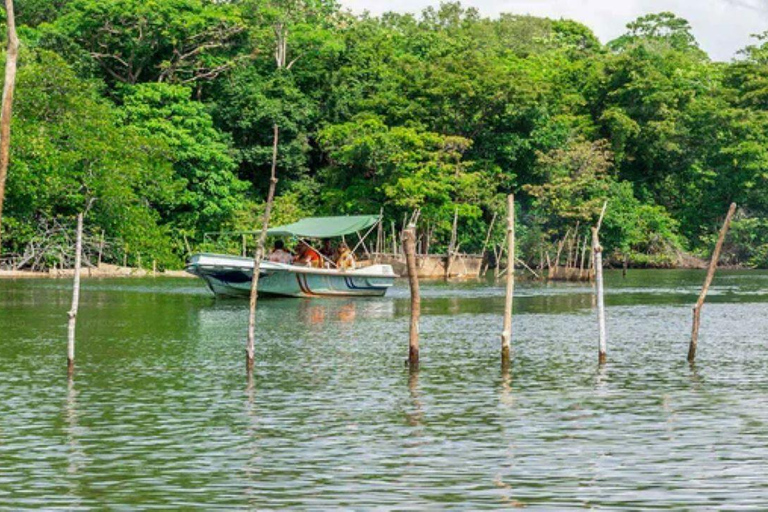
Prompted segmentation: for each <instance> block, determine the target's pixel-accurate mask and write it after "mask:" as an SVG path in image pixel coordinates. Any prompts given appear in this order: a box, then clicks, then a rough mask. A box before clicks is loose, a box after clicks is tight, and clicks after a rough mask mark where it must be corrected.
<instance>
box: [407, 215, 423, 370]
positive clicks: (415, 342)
mask: <svg viewBox="0 0 768 512" xmlns="http://www.w3.org/2000/svg"><path fill="white" fill-rule="evenodd" d="M403 250H404V251H405V262H406V265H407V266H408V285H409V286H410V288H411V329H410V336H409V338H408V366H409V368H410V369H411V370H416V369H418V368H419V317H420V316H421V294H420V293H419V270H418V268H417V266H416V230H415V228H414V227H413V226H409V227H408V229H406V230H405V231H404V232H403Z"/></svg>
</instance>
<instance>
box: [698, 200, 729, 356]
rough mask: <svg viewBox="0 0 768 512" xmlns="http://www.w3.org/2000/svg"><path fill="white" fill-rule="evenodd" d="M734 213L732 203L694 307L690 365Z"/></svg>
mask: <svg viewBox="0 0 768 512" xmlns="http://www.w3.org/2000/svg"><path fill="white" fill-rule="evenodd" d="M734 212H736V203H731V207H730V208H728V214H727V215H726V216H725V221H724V222H723V227H722V228H720V234H719V235H718V237H717V243H716V244H715V251H714V252H713V253H712V259H711V260H710V262H709V268H708V269H707V277H706V278H705V279H704V286H702V288H701V293H700V294H699V300H697V301H696V305H695V306H693V327H692V328H691V343H690V345H689V346H688V362H689V363H693V361H694V360H695V359H696V346H697V345H698V342H699V325H700V324H701V308H702V307H704V300H705V299H706V298H707V292H708V291H709V285H711V284H712V279H714V277H715V270H717V262H718V260H719V259H720V251H721V250H722V248H723V242H724V241H725V235H726V234H727V233H728V228H729V227H730V226H731V218H732V217H733V214H734Z"/></svg>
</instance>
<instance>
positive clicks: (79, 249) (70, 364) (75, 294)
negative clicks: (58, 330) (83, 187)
mask: <svg viewBox="0 0 768 512" xmlns="http://www.w3.org/2000/svg"><path fill="white" fill-rule="evenodd" d="M82 254H83V214H82V213H79V214H78V215H77V241H76V242H75V274H74V278H73V280H72V307H71V308H70V309H69V314H68V317H69V321H68V323H67V375H69V376H70V377H71V376H72V374H73V373H74V371H75V326H76V324H77V310H78V308H79V307H80V267H81V265H82Z"/></svg>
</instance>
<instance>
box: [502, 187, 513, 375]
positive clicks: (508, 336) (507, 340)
mask: <svg viewBox="0 0 768 512" xmlns="http://www.w3.org/2000/svg"><path fill="white" fill-rule="evenodd" d="M514 294H515V196H514V195H513V194H510V195H508V196H507V293H506V297H505V300H504V327H503V329H502V331H501V365H502V368H506V367H508V366H509V354H510V346H511V341H512V300H513V297H514Z"/></svg>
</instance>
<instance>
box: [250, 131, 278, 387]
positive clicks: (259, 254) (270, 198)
mask: <svg viewBox="0 0 768 512" xmlns="http://www.w3.org/2000/svg"><path fill="white" fill-rule="evenodd" d="M272 128H273V139H272V169H271V174H270V178H269V192H268V193H267V205H266V207H265V209H264V218H263V219H262V221H261V234H260V235H259V240H258V243H257V244H256V253H255V254H254V257H253V277H251V300H250V303H249V309H248V343H247V345H246V348H245V357H246V369H247V370H248V371H249V372H250V371H251V370H253V358H254V348H255V344H256V302H257V300H258V297H259V293H258V286H259V269H260V268H261V260H262V259H264V246H265V245H266V243H267V229H269V219H270V217H271V215H272V203H274V200H275V188H276V187H277V144H278V140H279V137H280V129H279V127H278V126H277V123H275V124H274V125H273V126H272Z"/></svg>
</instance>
